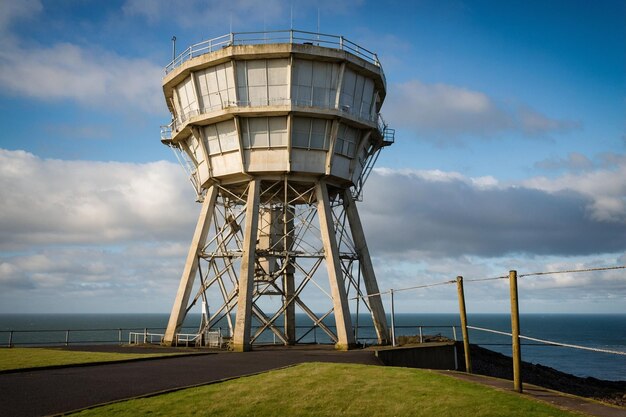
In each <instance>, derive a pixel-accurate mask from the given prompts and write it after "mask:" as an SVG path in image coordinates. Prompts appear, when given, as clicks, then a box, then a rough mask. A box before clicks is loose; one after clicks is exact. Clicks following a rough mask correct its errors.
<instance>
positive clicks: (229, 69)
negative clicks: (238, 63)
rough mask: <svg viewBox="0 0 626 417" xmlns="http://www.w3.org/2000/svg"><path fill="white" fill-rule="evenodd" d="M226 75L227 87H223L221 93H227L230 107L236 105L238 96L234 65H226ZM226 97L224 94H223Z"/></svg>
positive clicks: (230, 63)
mask: <svg viewBox="0 0 626 417" xmlns="http://www.w3.org/2000/svg"><path fill="white" fill-rule="evenodd" d="M224 74H225V75H226V86H225V87H222V89H221V91H222V92H224V91H225V92H226V97H228V104H229V105H236V103H237V96H236V95H235V71H234V70H233V63H232V62H230V61H229V62H227V63H226V64H224ZM222 96H223V97H224V94H223V93H222Z"/></svg>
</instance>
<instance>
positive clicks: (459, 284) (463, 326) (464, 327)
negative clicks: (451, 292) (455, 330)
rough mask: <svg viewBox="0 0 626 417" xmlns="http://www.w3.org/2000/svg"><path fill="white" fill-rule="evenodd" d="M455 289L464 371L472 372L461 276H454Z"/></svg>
mask: <svg viewBox="0 0 626 417" xmlns="http://www.w3.org/2000/svg"><path fill="white" fill-rule="evenodd" d="M456 289H457V293H458V295H459V313H460V314H461V332H462V333H463V352H464V353H465V371H466V372H467V373H468V374H471V373H472V359H471V357H470V343H469V334H468V332H467V314H466V311H465V294H464V292H463V277H461V276H458V277H456Z"/></svg>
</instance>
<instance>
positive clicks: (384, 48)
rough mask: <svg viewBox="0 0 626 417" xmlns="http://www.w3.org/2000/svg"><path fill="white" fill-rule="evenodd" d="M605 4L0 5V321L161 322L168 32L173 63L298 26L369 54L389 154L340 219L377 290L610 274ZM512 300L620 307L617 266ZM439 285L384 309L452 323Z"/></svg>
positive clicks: (622, 239)
mask: <svg viewBox="0 0 626 417" xmlns="http://www.w3.org/2000/svg"><path fill="white" fill-rule="evenodd" d="M625 9H626V6H625V4H624V2H622V1H610V0H605V1H599V2H593V3H592V2H586V1H551V2H545V1H507V2H495V1H452V0H449V1H415V2H405V1H376V2H374V1H358V0H348V1H319V2H317V3H315V2H304V1H297V0H293V1H282V0H268V1H264V2H255V1H249V0H234V1H231V2H228V3H226V2H214V1H171V0H170V1H161V0H153V1H149V0H143V1H142V0H125V1H124V0H120V1H37V0H31V1H20V2H13V1H8V0H7V1H0V35H1V36H0V43H1V44H2V45H1V46H2V47H1V48H0V110H1V112H0V121H1V122H2V126H3V133H2V135H1V136H0V158H1V159H2V161H1V163H0V185H1V186H0V312H10V311H16V312H46V311H50V312H90V311H91V312H106V311H129V312H132V311H150V312H152V311H154V312H166V311H169V308H170V305H171V300H172V299H173V296H174V291H175V288H176V286H177V281H178V277H179V275H180V270H181V269H182V264H183V259H184V255H185V252H186V249H187V245H188V242H189V240H190V238H191V233H192V230H193V227H194V223H195V219H196V215H197V212H198V209H199V207H198V206H197V205H195V203H194V202H193V199H194V195H193V190H192V188H191V187H190V186H189V185H188V182H187V181H186V179H185V178H184V175H183V172H182V170H181V169H180V168H179V167H178V166H177V164H176V162H175V159H174V157H173V155H172V154H171V152H170V150H168V149H167V148H166V147H164V146H162V145H161V144H160V142H159V125H160V124H165V123H167V122H168V121H169V118H170V115H169V114H168V111H167V108H166V106H165V102H164V100H163V97H162V92H161V87H160V82H161V78H162V76H163V67H164V66H165V65H166V64H167V63H168V62H169V60H170V59H171V53H172V51H171V48H172V45H171V41H170V39H171V37H172V35H175V36H176V37H177V49H178V50H179V51H181V50H182V49H184V48H186V47H187V46H188V45H190V44H192V43H196V42H199V41H201V40H204V39H207V38H211V37H215V36H219V35H222V34H225V33H227V32H229V31H230V29H231V27H232V30H233V31H246V30H263V29H267V30H272V29H287V28H289V27H290V24H291V22H293V27H294V28H296V29H301V30H311V31H316V30H317V27H318V16H319V28H320V31H321V32H323V33H331V34H338V35H339V34H340V35H344V36H345V37H347V38H348V39H350V40H352V41H354V42H356V43H358V44H361V45H363V46H364V47H366V48H368V49H370V50H373V51H375V52H377V53H378V55H379V57H380V59H381V61H382V64H383V67H384V69H385V73H386V76H387V82H388V94H387V99H386V101H385V105H384V106H383V111H382V113H383V115H384V117H385V119H386V120H388V122H389V123H390V124H391V125H392V126H393V127H395V128H396V129H397V131H396V143H395V144H394V145H393V146H392V147H390V148H388V149H385V151H384V152H383V153H382V154H381V157H380V159H379V161H378V165H377V167H378V170H377V171H376V172H375V173H374V174H373V175H372V177H371V178H370V183H369V184H368V186H367V187H366V189H365V200H364V202H363V203H361V207H360V210H361V213H362V217H363V221H364V223H365V225H364V226H365V228H366V232H367V234H368V235H369V236H376V237H377V239H371V238H370V246H371V247H372V253H373V256H374V263H375V267H376V270H377V273H378V276H379V285H380V287H381V288H382V289H388V288H392V287H393V288H402V287H407V286H412V285H418V284H422V283H428V282H436V281H441V280H446V279H451V278H454V277H455V276H456V275H465V276H467V277H468V278H469V277H472V276H473V277H478V278H479V277H487V276H494V275H502V274H505V273H506V272H507V271H508V270H509V269H512V268H516V269H519V270H520V272H521V273H522V272H532V271H543V270H555V269H557V270H558V269H572V268H587V267H597V266H611V265H624V264H626V197H625V196H626V155H625V150H626V134H625V114H624V110H625V101H624V100H625V98H626V76H625V73H626V72H625V62H626V57H625V51H626V48H625V46H626V45H625V39H626V36H625V35H626V33H625V31H626V29H625V26H626V25H624V21H623V17H624V15H625V12H626V10H625ZM389 201H393V202H394V203H393V204H389V203H388V202H389ZM172 213H176V215H172ZM521 288H522V289H525V290H526V292H525V293H523V298H522V301H523V303H524V304H523V307H525V308H526V311H534V312H543V311H548V312H551V311H555V312H558V311H561V312H574V311H581V312H623V311H624V309H623V303H624V301H626V300H625V299H626V275H624V273H623V271H614V272H604V273H597V274H580V275H559V276H549V277H545V278H541V279H536V280H534V281H529V282H527V283H523V284H522V285H521ZM504 290H505V288H504V287H503V286H500V284H497V283H496V284H488V285H487V284H485V285H484V286H482V287H479V286H476V287H474V288H473V289H468V290H466V292H467V293H468V297H470V296H472V297H474V300H475V301H474V305H472V302H471V301H469V300H468V308H470V309H471V308H472V307H474V309H475V310H474V311H476V312H479V311H480V312H483V311H485V312H500V311H506V309H507V306H506V303H505V302H503V300H504V301H506V292H505V291H504ZM446 291H448V290H447V289H442V290H433V291H423V292H419V293H411V294H410V295H407V296H406V297H405V298H402V297H400V298H399V300H398V302H399V307H400V311H416V310H417V311H418V312H429V311H432V312H441V311H455V308H456V306H455V304H454V298H453V296H451V294H452V293H449V291H448V292H446ZM472 292H473V293H472ZM452 295H453V294H452ZM416 300H418V301H419V302H418V303H417V304H416Z"/></svg>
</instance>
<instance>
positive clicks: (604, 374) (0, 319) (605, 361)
mask: <svg viewBox="0 0 626 417" xmlns="http://www.w3.org/2000/svg"><path fill="white" fill-rule="evenodd" d="M168 317H169V315H168V314H41V315H39V314H0V346H8V345H9V344H13V345H14V346H45V345H64V344H66V343H69V344H71V345H76V344H99V343H103V344H105V343H128V341H129V337H130V336H131V335H130V334H131V332H135V333H144V332H146V333H163V330H164V328H165V326H166V325H167V320H168ZM352 321H353V324H354V325H355V328H356V333H357V339H358V340H359V341H361V342H364V343H370V344H371V343H374V342H375V333H374V329H373V326H372V321H371V318H370V316H368V315H359V316H358V320H357V317H356V316H353V317H352ZM388 321H389V323H390V327H391V322H392V320H391V317H389V316H388ZM199 323H200V315H191V314H190V315H189V316H188V317H187V320H186V321H185V323H184V328H183V329H182V332H188V333H194V332H197V330H198V326H199ZM393 323H394V327H395V334H396V336H402V335H406V336H409V335H410V336H416V335H419V334H420V333H421V334H422V335H423V336H434V335H441V336H446V337H449V338H455V339H456V340H462V335H461V330H460V320H459V316H458V315H457V314H396V315H395V316H394V318H393ZM296 324H297V336H296V337H297V338H300V342H302V343H330V339H329V338H328V337H327V336H326V335H325V333H324V332H323V331H322V330H321V329H320V328H313V329H312V328H311V326H310V320H309V319H308V318H307V317H306V316H304V315H302V316H300V315H298V316H297V318H296ZM326 324H327V325H328V327H330V328H331V329H332V328H333V323H332V321H326ZM357 324H358V327H356V326H357ZM468 325H470V326H474V327H481V328H487V329H491V330H496V331H501V332H510V329H511V322H510V316H508V315H506V314H473V315H468ZM214 328H219V329H220V330H221V331H222V333H223V334H224V335H228V324H227V323H226V320H222V322H221V323H218V325H217V326H215V327H214ZM520 333H521V334H522V335H524V336H528V337H533V338H537V339H544V340H549V341H552V342H558V343H564V344H571V345H579V346H585V347H589V348H595V349H603V350H611V351H617V352H622V353H626V314H610V315H609V314H522V315H521V316H520ZM469 339H470V342H471V343H475V344H478V345H480V346H483V347H485V348H487V349H491V350H494V351H497V352H500V353H502V354H505V355H508V356H511V338H510V337H509V336H504V335H499V334H494V333H487V332H484V331H478V330H469ZM275 342H279V341H277V340H276V338H275V336H274V335H273V334H272V333H271V332H269V331H268V330H266V331H265V332H264V333H262V334H261V336H260V337H259V338H258V339H257V343H275ZM521 350H522V360H524V361H526V362H531V363H536V364H537V363H539V364H542V365H545V366H549V367H552V368H555V369H558V370H559V371H562V372H567V373H569V374H573V375H576V376H580V377H593V378H598V379H605V380H613V381H618V380H621V381H626V355H619V354H613V353H603V352H596V351H587V350H580V349H575V348H570V347H561V346H552V345H545V344H538V343H537V342H529V341H522V347H521ZM0 354H1V351H0Z"/></svg>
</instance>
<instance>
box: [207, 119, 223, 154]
mask: <svg viewBox="0 0 626 417" xmlns="http://www.w3.org/2000/svg"><path fill="white" fill-rule="evenodd" d="M203 130H204V137H205V138H206V141H207V146H208V149H209V155H215V154H218V153H220V152H221V149H220V144H219V137H218V135H217V129H216V127H215V125H208V126H205V127H204V129H203Z"/></svg>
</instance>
